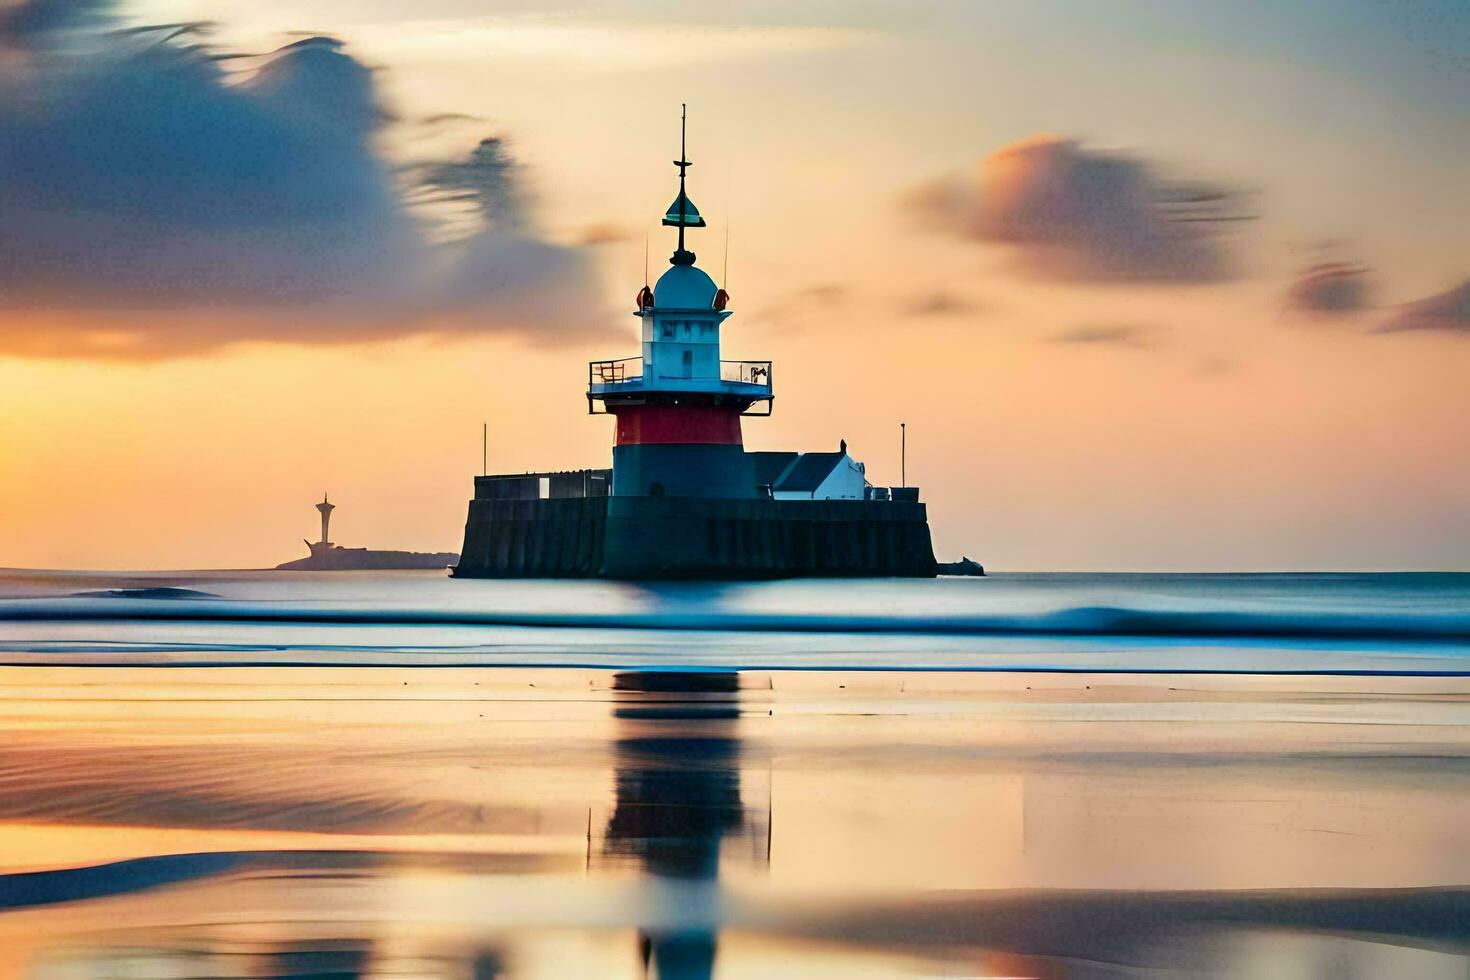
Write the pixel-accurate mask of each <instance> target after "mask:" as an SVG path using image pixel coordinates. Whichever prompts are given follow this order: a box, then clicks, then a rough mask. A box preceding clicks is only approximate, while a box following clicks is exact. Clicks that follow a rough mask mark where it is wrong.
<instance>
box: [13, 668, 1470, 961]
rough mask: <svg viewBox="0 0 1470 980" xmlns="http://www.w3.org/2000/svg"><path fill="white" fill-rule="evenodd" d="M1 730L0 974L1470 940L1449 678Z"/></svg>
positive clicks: (1136, 681) (255, 700) (33, 703)
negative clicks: (1467, 924)
mask: <svg viewBox="0 0 1470 980" xmlns="http://www.w3.org/2000/svg"><path fill="white" fill-rule="evenodd" d="M0 728H3V743H0V910H3V911H0V977H21V976H26V977H35V976H43V977H76V976H120V975H127V976H185V975H187V976H227V975H228V976H301V975H312V976H315V975H331V976H386V975H413V976H444V977H491V976H517V977H520V976H525V977H539V976H548V977H549V976H607V977H616V976H628V977H637V976H644V975H646V974H645V972H644V971H645V967H646V968H647V969H648V970H649V971H652V972H650V973H648V974H647V975H659V976H679V977H707V976H712V975H713V976H720V977H727V976H729V977H735V976H752V977H756V976H760V977H765V976H785V975H789V976H894V975H907V976H945V975H949V976H960V975H1012V976H1116V975H1133V974H1132V973H1130V971H1138V970H1147V971H1158V975H1201V974H1204V975H1221V976H1260V975H1275V976H1314V975H1322V972H1321V967H1322V964H1325V963H1335V964H1340V965H1341V969H1340V970H1339V972H1337V973H1336V974H1334V975H1343V976H1358V975H1361V976H1373V975H1383V973H1385V972H1393V973H1397V974H1398V975H1400V976H1439V975H1445V976H1460V977H1463V976H1464V975H1465V969H1466V964H1467V960H1466V954H1467V951H1470V936H1467V926H1466V923H1467V922H1470V904H1467V902H1470V899H1467V895H1470V891H1467V889H1466V888H1465V887H1464V886H1466V885H1467V883H1470V821H1467V820H1466V819H1465V801H1466V799H1470V792H1467V791H1470V684H1467V682H1466V680H1465V679H1464V678H1453V677H1451V678H1432V677H1423V678H1384V677H1259V676H1199V675H1186V674H1181V675H1158V676H1129V677H1122V678H1120V677H1118V676H1116V675H1088V674H1075V675H1051V674H1047V675H1035V674H975V673H944V672H932V673H920V674H911V673H903V672H873V671H863V672H851V673H843V672H802V671H750V672H743V673H738V674H737V673H730V672H722V671H703V672H683V673H665V672H622V673H614V672H605V671H593V670H568V669H544V670H535V669H497V668H449V667H446V668H438V669H434V670H422V669H415V668H325V667H323V668H311V667H274V668H272V667H260V668H234V667H217V668H190V667H178V668H144V667H89V668H61V667H56V668H52V667H9V668H0ZM659 971H661V972H659ZM712 971H713V972H712ZM1441 971H1442V972H1441ZM1455 971H1458V972H1455ZM1150 975H1154V974H1150Z"/></svg>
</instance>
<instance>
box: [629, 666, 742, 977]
mask: <svg viewBox="0 0 1470 980" xmlns="http://www.w3.org/2000/svg"><path fill="white" fill-rule="evenodd" d="M613 690H614V692H615V700H614V705H615V706H614V709H613V716H614V717H615V718H616V719H617V722H618V724H617V736H616V740H615V743H614V744H615V752H616V804H615V807H614V809H613V812H612V815H611V817H610V818H609V819H608V821H607V825H606V828H605V830H604V836H603V845H602V854H603V855H604V856H605V857H608V858H611V859H613V860H615V861H619V862H626V861H631V862H633V863H636V865H637V866H638V868H639V869H640V870H641V871H643V872H644V873H646V874H648V875H652V876H653V877H654V878H655V879H658V880H661V881H662V880H670V881H674V882H678V883H679V887H677V888H676V889H674V891H675V892H676V894H677V897H678V900H679V901H681V902H683V903H685V907H686V908H687V909H692V910H694V911H696V913H698V912H710V913H712V912H713V911H714V906H715V905H716V903H717V901H718V895H717V893H716V891H715V882H716V881H717V880H718V878H719V874H720V859H721V853H722V845H723V842H724V841H725V839H726V838H727V837H736V838H740V837H748V836H749V833H750V831H751V826H750V824H749V822H748V820H747V814H746V808H745V804H744V801H743V800H742V799H741V764H740V754H741V753H740V733H739V725H740V703H739V699H740V678H739V676H738V675H737V674H734V673H728V672H707V671H698V672H689V671H627V672H624V673H620V674H618V675H616V676H615V677H614V679H613ZM766 827H767V833H769V822H767V824H766ZM766 858H767V859H769V851H768V850H767V852H766ZM695 918H696V922H695V923H691V924H689V925H681V926H679V927H675V928H670V929H653V930H640V931H639V936H638V941H639V958H640V961H641V963H642V964H643V969H644V974H645V975H646V976H653V977H658V978H661V980H663V978H679V980H700V978H707V977H710V976H712V975H713V973H714V963H715V956H716V951H717V931H716V930H715V929H714V928H713V927H712V926H711V925H708V924H700V923H699V922H698V921H697V920H698V919H699V918H705V919H706V921H713V919H714V918H715V917H714V915H712V914H711V915H708V916H704V917H702V916H699V915H697V914H696V916H695Z"/></svg>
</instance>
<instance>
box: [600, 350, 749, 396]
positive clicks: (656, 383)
mask: <svg viewBox="0 0 1470 980" xmlns="http://www.w3.org/2000/svg"><path fill="white" fill-rule="evenodd" d="M719 364H720V373H719V375H718V376H714V375H713V374H712V373H711V374H710V375H702V374H701V373H700V372H698V371H695V370H693V369H688V370H680V367H682V366H681V365H675V369H674V370H673V371H672V372H655V371H649V370H646V365H645V362H644V358H642V357H624V358H620V359H618V360H615V361H591V362H589V363H588V365H587V398H588V400H589V401H591V400H592V399H605V398H608V397H612V398H615V399H622V398H630V397H634V396H638V395H643V394H653V393H669V394H680V393H689V394H711V395H728V396H732V397H735V398H740V399H751V400H753V401H760V400H764V399H769V398H770V397H771V362H770V361H720V362H719Z"/></svg>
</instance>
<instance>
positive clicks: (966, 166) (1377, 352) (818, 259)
mask: <svg viewBox="0 0 1470 980" xmlns="http://www.w3.org/2000/svg"><path fill="white" fill-rule="evenodd" d="M192 22H208V28H207V30H205V29H198V30H193V29H190V30H182V29H180V28H178V27H177V26H173V27H169V28H163V29H157V28H156V25H179V24H184V23H192ZM145 26H154V27H155V29H152V30H146V31H137V30H131V29H132V28H140V27H145ZM314 37H319V38H330V39H333V40H330V41H329V40H307V39H308V38H314ZM337 42H340V43H337ZM293 44H294V45H295V47H293V48H290V49H288V50H284V51H282V50H280V49H282V48H284V47H285V46H287V45H293ZM227 55H228V56H230V57H222V56H227ZM237 55H248V56H250V57H235V56H237ZM681 102H687V103H688V105H689V155H690V159H692V160H693V161H694V166H693V168H692V169H691V172H690V195H691V197H692V198H693V200H694V201H695V202H697V204H698V206H699V207H700V209H701V210H702V212H703V213H704V214H705V216H706V217H707V218H708V219H709V221H710V228H708V229H706V230H704V231H700V232H694V233H693V237H692V241H691V247H692V248H693V249H694V250H695V251H696V252H697V253H698V254H699V256H700V264H701V266H703V267H704V268H705V269H706V270H707V271H709V272H710V273H711V274H712V275H714V276H715V277H716V279H717V280H722V282H723V284H725V285H727V287H728V289H729V290H730V292H731V294H732V296H733V301H732V303H731V309H733V310H734V312H735V316H734V317H733V318H732V319H731V320H730V321H729V323H728V325H727V327H726V329H725V331H724V335H725V338H726V339H725V341H724V353H725V356H726V357H732V358H741V357H748V358H759V359H766V358H769V359H771V360H773V361H774V362H775V367H774V371H773V379H774V383H775V390H776V395H777V397H776V401H775V414H774V416H773V417H772V418H770V419H754V420H748V421H747V422H746V425H745V440H746V445H747V447H748V448H751V449H787V448H791V449H829V448H831V449H835V448H836V446H837V444H838V441H839V440H841V439H846V440H847V442H848V444H849V447H850V448H851V450H852V452H853V454H854V455H855V456H857V457H858V458H859V459H862V460H864V461H865V462H866V463H867V467H868V474H869V478H870V479H871V480H873V482H875V483H879V484H885V483H890V482H892V483H897V482H898V466H899V454H898V434H899V429H898V426H899V423H900V421H902V422H906V423H907V425H908V434H909V440H908V445H909V456H908V472H909V478H910V482H912V483H917V484H918V485H920V486H921V487H922V492H923V498H924V499H925V500H926V501H927V502H928V503H929V510H930V517H931V522H932V527H933V531H934V538H935V552H936V554H937V556H938V557H939V558H940V559H941V560H949V559H954V558H958V557H959V556H960V554H962V553H963V554H966V555H969V556H971V557H973V558H976V559H978V560H980V561H982V562H984V563H985V564H986V565H987V566H988V567H991V568H994V569H998V570H1312V569H1386V570H1397V569H1470V423H1467V419H1470V165H1467V160H1470V8H1467V7H1466V5H1465V4H1464V3H1463V0H1444V2H1419V3H1412V4H1399V3H1379V2H1369V0H1322V2H1304V0H1278V2H1264V0H1262V2H1238V3H1228V4H1223V3H1217V2H1204V0H1202V2H1182V0H1159V2H1142V0H1140V2H1129V3H1122V2H1118V3H1082V2H1078V3H1065V4H1064V3H1050V2H1025V3H1021V2H1016V3H991V2H959V0H956V2H948V3H946V2H908V3H876V2H874V3H868V2H861V0H859V2H838V0H805V2H802V0H798V2H777V0H770V2H742V0H730V2H724V3H720V4H690V3H687V2H686V3H675V2H673V0H666V2H664V0H647V2H634V0H603V2H595V0H594V2H588V3H581V4H567V5H564V6H563V5H559V4H556V3H532V2H527V0H509V2H504V3H500V2H494V0H481V2H471V0H419V2H417V3H414V4H404V3H401V2H396V0H290V2H287V0H253V2H251V3H249V4H245V3H225V2H221V0H132V2H119V3H116V4H107V3H101V2H99V3H90V4H89V3H85V2H75V0H61V2H57V0H23V2H20V3H17V2H15V0H0V567H74V568H98V569H100V568H220V567H258V566H269V565H274V564H276V563H278V562H281V561H285V560H288V559H292V558H297V557H300V556H301V555H303V554H304V553H305V549H304V547H303V546H302V544H301V539H302V538H303V537H308V536H310V537H315V534H316V530H317V520H318V519H317V515H316V513H315V511H314V510H312V507H311V505H312V503H313V502H314V501H316V500H319V499H320V498H321V494H322V492H323V491H329V492H330V493H331V495H332V499H333V501H334V502H336V503H338V504H339V506H340V509H339V510H338V511H337V513H336V515H335V516H334V518H333V531H334V535H333V537H334V538H335V539H336V540H337V541H339V542H340V543H343V544H347V545H367V546H372V547H386V548H412V549H417V550H457V549H458V547H459V544H460V535H461V532H462V528H463V523H464V518H465V509H466V502H467V501H468V498H469V496H470V493H471V477H472V476H473V474H474V473H476V472H478V471H479V467H480V448H481V447H480V432H481V429H480V426H481V422H482V421H488V423H489V428H490V468H491V470H492V471H522V470H533V469H558V468H579V467H583V466H606V465H608V464H609V462H610V458H611V444H612V431H611V425H610V422H609V421H608V420H607V419H602V418H588V417H587V415H586V402H585V399H584V398H583V390H584V388H585V385H586V380H587V373H586V365H585V362H586V361H587V360H589V359H592V358H603V357H620V356H626V355H632V354H635V353H636V352H637V335H636V330H635V327H636V321H635V319H634V318H633V316H631V315H630V312H631V310H632V308H633V298H634V295H635V293H636V292H637V290H638V288H639V287H640V286H641V285H642V283H643V274H644V272H643V268H644V247H645V241H648V243H649V250H650V253H651V266H652V275H654V276H657V275H658V274H659V273H660V272H661V271H662V269H663V268H666V267H667V265H666V261H667V257H668V254H669V252H670V251H671V249H672V236H671V234H670V233H669V230H667V229H660V228H659V227H658V218H659V217H660V216H661V215H662V213H663V208H664V207H665V206H666V205H667V204H668V202H669V201H670V200H671V199H672V198H673V196H674V193H675V189H676V180H675V171H674V168H673V167H672V166H670V161H671V160H673V159H674V158H675V156H677V150H678V116H679V105H680V103H681ZM487 138H488V139H493V140H495V142H492V143H488V144H482V145H480V148H479V150H478V151H477V150H476V147H477V144H480V141H481V140H483V139H487ZM727 230H728V235H729V240H730V245H729V255H728V276H727V277H726V276H724V275H723V274H722V267H723V265H724V262H725V244H724V242H725V236H726V233H727Z"/></svg>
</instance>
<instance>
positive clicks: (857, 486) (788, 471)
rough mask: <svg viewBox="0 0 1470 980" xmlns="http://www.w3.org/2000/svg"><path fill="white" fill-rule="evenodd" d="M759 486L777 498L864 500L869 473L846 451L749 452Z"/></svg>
mask: <svg viewBox="0 0 1470 980" xmlns="http://www.w3.org/2000/svg"><path fill="white" fill-rule="evenodd" d="M749 455H750V457H751V459H752V462H753V463H754V464H755V473H756V485H757V486H761V487H769V488H770V491H771V496H772V497H774V498H776V499H777V500H862V499H863V496H864V487H866V486H867V482H868V481H867V474H866V471H865V467H864V466H863V464H862V463H859V462H858V461H857V460H855V459H853V458H852V457H851V456H850V455H848V452H847V443H845V442H844V443H843V444H842V448H841V449H840V450H839V451H837V452H835V453H789V452H788V453H750V454H749Z"/></svg>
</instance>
